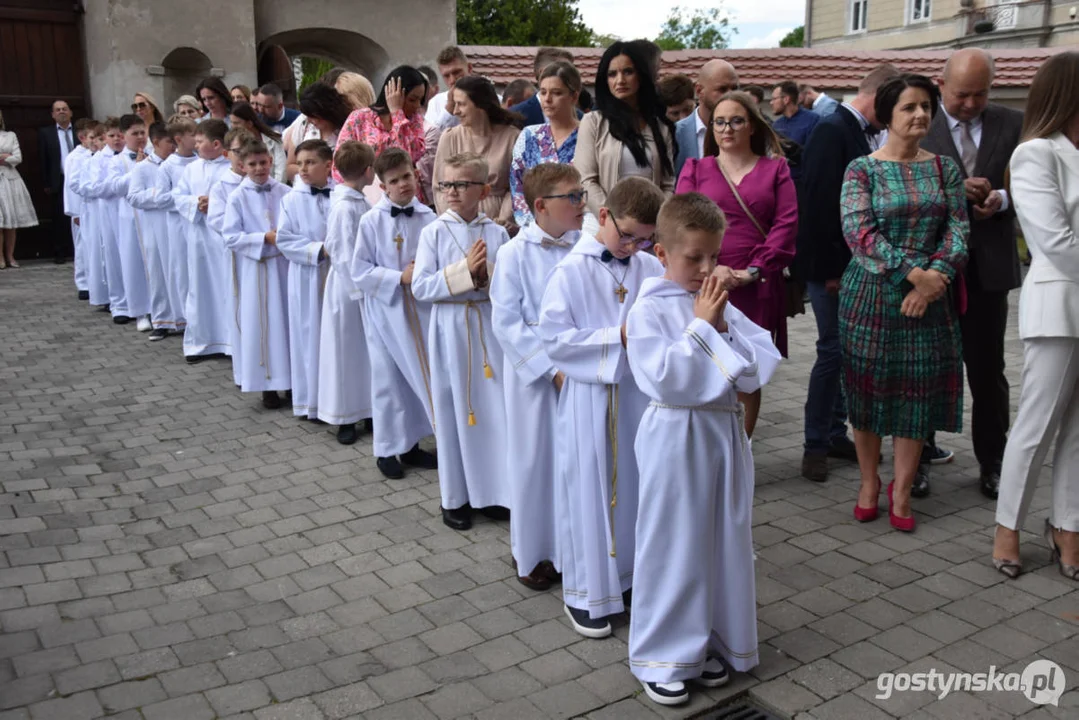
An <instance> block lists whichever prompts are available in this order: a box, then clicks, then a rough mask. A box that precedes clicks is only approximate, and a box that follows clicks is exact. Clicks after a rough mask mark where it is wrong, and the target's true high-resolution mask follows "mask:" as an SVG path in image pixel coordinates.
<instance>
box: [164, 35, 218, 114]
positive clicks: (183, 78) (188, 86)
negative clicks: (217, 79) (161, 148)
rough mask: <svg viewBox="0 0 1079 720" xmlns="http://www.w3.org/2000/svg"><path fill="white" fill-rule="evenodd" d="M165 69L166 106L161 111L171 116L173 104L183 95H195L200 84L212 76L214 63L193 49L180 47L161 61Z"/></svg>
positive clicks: (199, 51) (202, 53)
mask: <svg viewBox="0 0 1079 720" xmlns="http://www.w3.org/2000/svg"><path fill="white" fill-rule="evenodd" d="M161 67H163V68H164V69H165V77H164V83H163V85H164V91H165V97H164V98H162V102H163V103H164V106H163V107H162V108H161V111H162V112H163V113H165V115H166V116H168V115H170V114H171V110H172V103H173V102H174V101H175V100H176V98H178V97H180V96H181V95H193V94H194V93H195V88H196V87H197V86H198V84H199V83H200V82H201V81H202V79H203V78H205V77H206V76H207V75H209V74H210V69H211V68H212V67H213V63H212V62H210V58H209V56H207V55H206V53H204V52H202V51H201V50H196V49H195V48H192V47H179V48H176V49H175V50H173V51H172V52H170V53H169V54H168V55H166V56H165V59H164V60H162V61H161Z"/></svg>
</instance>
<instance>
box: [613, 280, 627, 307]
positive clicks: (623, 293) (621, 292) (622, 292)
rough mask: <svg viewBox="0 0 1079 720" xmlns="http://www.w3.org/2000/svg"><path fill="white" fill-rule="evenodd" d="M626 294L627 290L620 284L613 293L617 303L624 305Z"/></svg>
mask: <svg viewBox="0 0 1079 720" xmlns="http://www.w3.org/2000/svg"><path fill="white" fill-rule="evenodd" d="M628 293H629V290H626V288H625V286H623V285H622V284H621V283H619V284H618V288H617V289H616V290H615V291H614V294H615V295H617V296H618V302H620V303H624V302H625V301H626V295H627V294H628Z"/></svg>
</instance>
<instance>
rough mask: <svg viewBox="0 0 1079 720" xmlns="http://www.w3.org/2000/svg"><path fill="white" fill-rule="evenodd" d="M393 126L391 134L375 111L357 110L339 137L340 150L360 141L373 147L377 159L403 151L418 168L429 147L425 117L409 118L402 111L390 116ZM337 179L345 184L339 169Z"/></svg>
mask: <svg viewBox="0 0 1079 720" xmlns="http://www.w3.org/2000/svg"><path fill="white" fill-rule="evenodd" d="M390 117H391V118H392V123H391V126H390V129H389V130H386V126H385V125H383V124H382V118H381V117H379V114H378V112H377V111H375V110H373V109H371V108H362V109H360V110H354V111H353V112H352V114H351V115H349V116H348V120H346V121H345V125H344V127H342V128H341V132H340V133H338V135H337V147H340V146H341V143H343V142H346V141H348V140H357V141H359V142H362V143H365V144H367V145H370V146H371V148H372V149H373V150H374V151H375V157H378V156H379V155H381V154H382V151H383V150H385V149H386V148H388V147H396V148H401V149H402V150H404V151H405V152H407V153H408V155H409V157H411V158H412V163H413V165H418V163H419V162H420V160H421V159H422V158H423V152H424V149H425V148H426V147H427V143H426V140H425V139H424V127H423V113H416V114H415V115H413V116H412V117H411V118H409V117H405V112H404V110H398V111H397V112H395V113H393V115H391V116H390ZM333 177H334V179H335V180H337V181H338V182H341V180H342V179H341V176H340V175H339V174H338V173H337V170H336V169H335V170H334V172H333ZM420 187H421V188H422V187H423V184H422V183H420Z"/></svg>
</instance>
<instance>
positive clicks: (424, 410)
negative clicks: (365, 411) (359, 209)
mask: <svg viewBox="0 0 1079 720" xmlns="http://www.w3.org/2000/svg"><path fill="white" fill-rule="evenodd" d="M374 171H375V175H376V176H378V178H379V181H380V186H381V188H382V190H383V192H384V193H385V195H383V196H382V199H381V200H379V201H378V203H377V204H376V205H375V206H374V207H373V208H372V209H371V211H370V212H368V213H366V214H364V216H363V217H361V218H360V235H359V238H358V239H357V241H356V252H355V254H354V255H353V256H352V267H351V273H352V282H354V283H355V284H356V289H357V290H358V291H359V292H361V293H363V303H364V323H363V329H364V333H365V334H366V336H367V352H368V356H369V357H370V361H371V404H372V408H371V414H372V418H371V419H372V425H373V426H374V429H373V435H374V438H373V443H372V445H373V447H374V452H375V457H376V458H377V461H376V464H377V465H378V469H379V472H381V473H382V474H383V476H385V477H386V478H388V479H391V480H397V479H400V478H403V477H404V476H405V470H404V466H405V465H407V466H409V467H415V468H421V469H427V470H434V469H436V468H437V467H438V461H437V459H436V458H435V456H434V455H432V454H431V453H428V452H427V451H425V450H421V449H420V446H419V441H420V439H421V438H424V437H427V436H428V435H430V434H431V417H432V415H433V411H432V410H431V371H430V366H429V365H428V361H427V329H428V326H429V324H430V314H431V311H430V305H428V304H427V303H425V302H418V301H417V300H416V298H415V297H413V295H412V272H413V269H414V267H415V257H416V249H417V247H418V246H419V242H420V232H421V231H422V230H423V229H424V228H425V227H426V226H428V225H430V224H431V223H432V222H434V219H435V214H434V212H433V211H432V210H431V208H429V207H427V206H426V205H424V204H423V203H421V202H420V201H419V199H418V198H417V197H416V182H417V181H416V170H415V168H413V166H412V159H411V158H410V157H409V155H408V153H407V152H405V151H404V150H402V149H400V148H387V149H385V150H383V151H382V154H381V155H379V156H378V157H377V158H376V159H375V165H374Z"/></svg>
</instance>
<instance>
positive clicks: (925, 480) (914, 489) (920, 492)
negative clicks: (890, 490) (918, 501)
mask: <svg viewBox="0 0 1079 720" xmlns="http://www.w3.org/2000/svg"><path fill="white" fill-rule="evenodd" d="M910 496H911V497H916V498H924V497H929V466H927V465H919V466H918V472H917V473H915V474H914V484H913V485H911V487H910Z"/></svg>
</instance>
